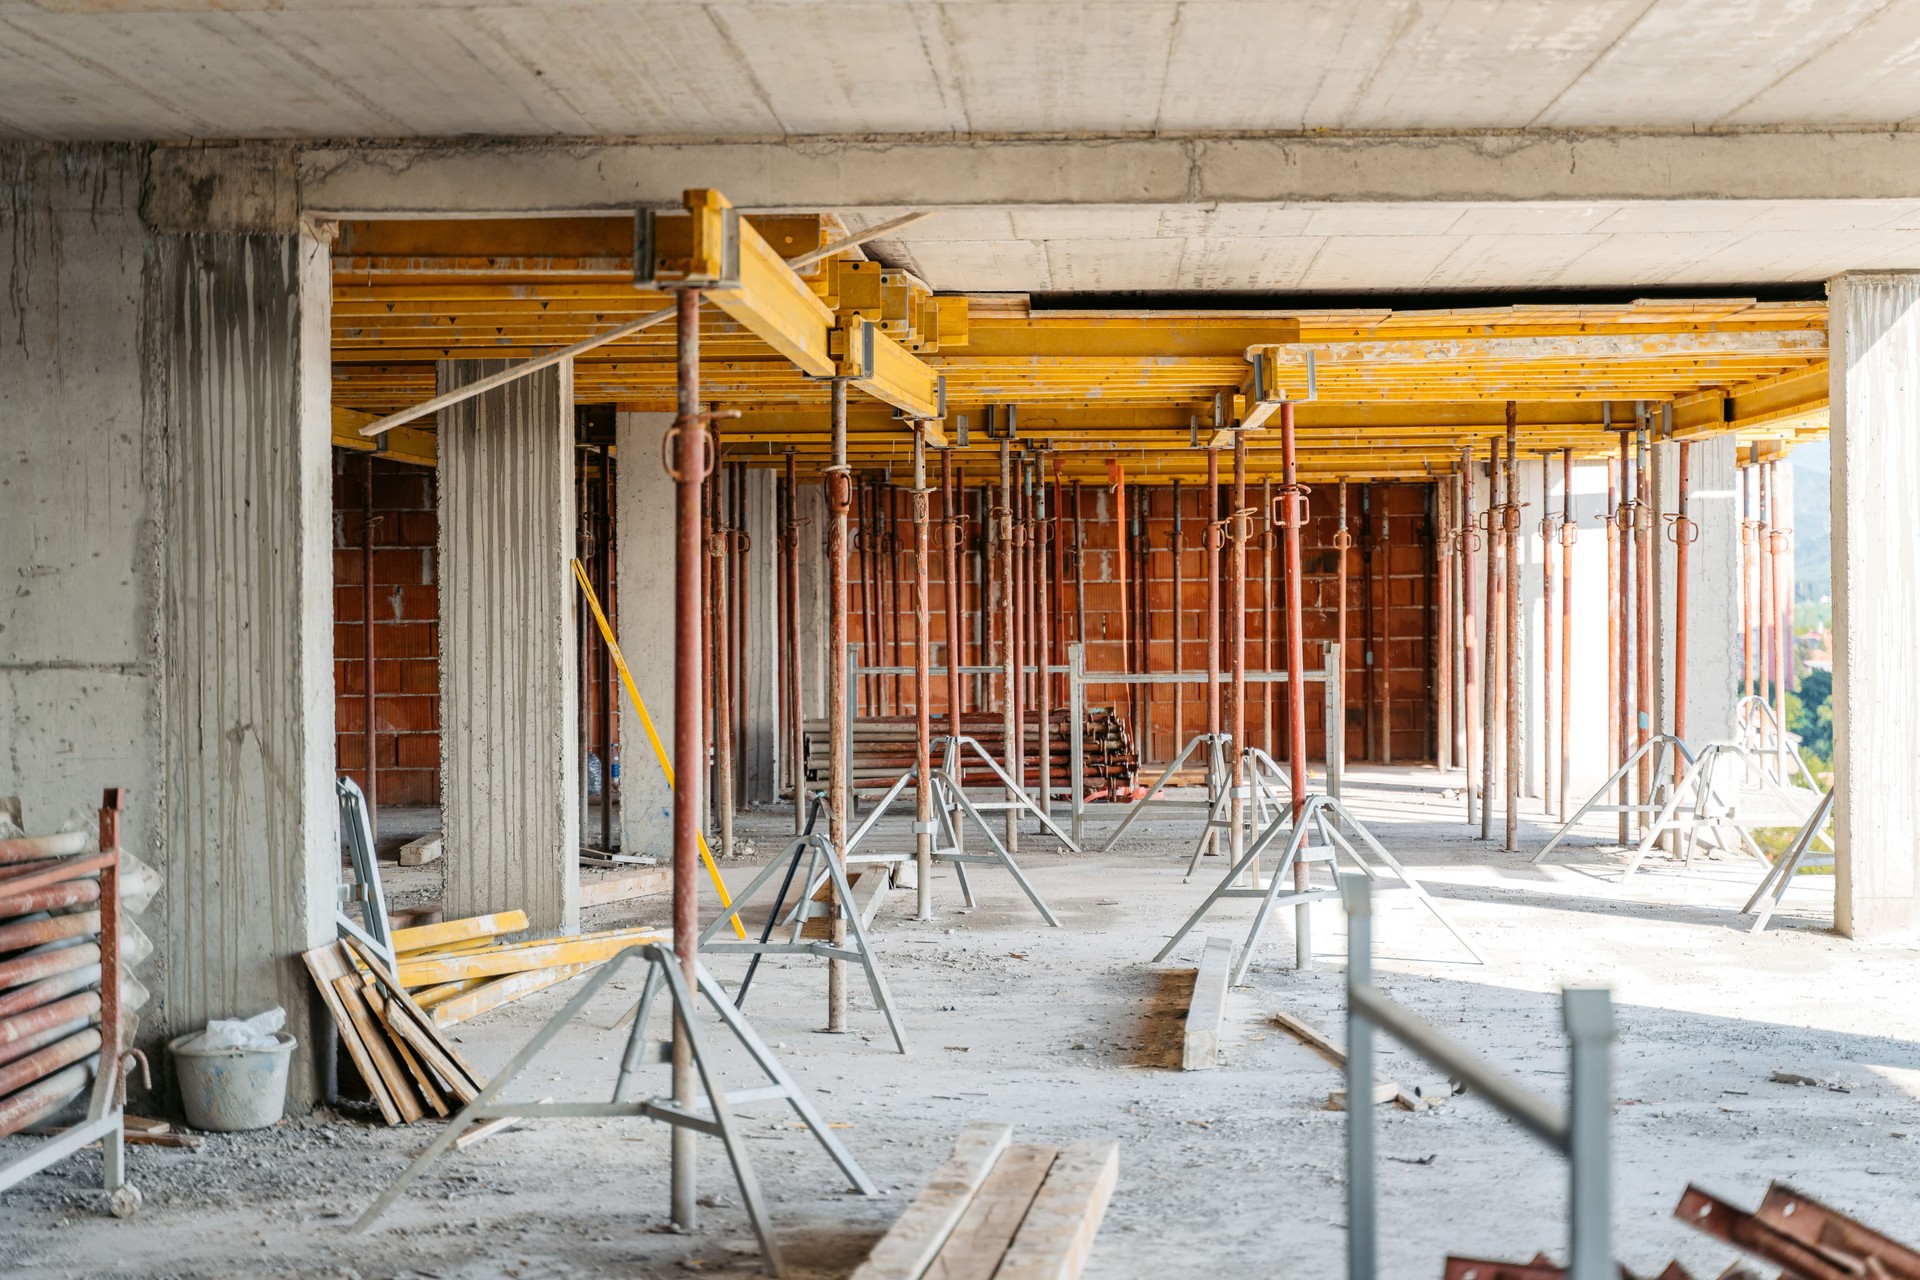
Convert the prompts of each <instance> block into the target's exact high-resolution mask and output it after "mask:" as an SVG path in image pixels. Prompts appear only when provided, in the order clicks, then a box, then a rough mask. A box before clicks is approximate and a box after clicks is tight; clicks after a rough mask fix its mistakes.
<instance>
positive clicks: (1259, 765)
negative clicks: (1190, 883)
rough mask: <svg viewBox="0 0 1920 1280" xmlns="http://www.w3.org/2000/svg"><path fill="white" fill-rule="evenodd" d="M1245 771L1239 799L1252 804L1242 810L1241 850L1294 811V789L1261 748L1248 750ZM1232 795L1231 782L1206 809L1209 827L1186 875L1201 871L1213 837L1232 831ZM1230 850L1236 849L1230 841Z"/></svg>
mask: <svg viewBox="0 0 1920 1280" xmlns="http://www.w3.org/2000/svg"><path fill="white" fill-rule="evenodd" d="M1242 769H1243V770H1244V776H1245V777H1246V780H1247V781H1246V784H1245V785H1244V786H1242V787H1241V788H1239V791H1240V798H1241V800H1242V801H1244V802H1250V803H1243V804H1242V805H1241V806H1240V815H1241V819H1242V821H1243V822H1244V823H1245V824H1246V831H1245V838H1244V840H1243V842H1242V844H1241V845H1240V847H1241V848H1245V847H1246V846H1247V845H1250V844H1252V843H1253V842H1254V839H1255V838H1256V837H1257V836H1258V834H1259V833H1260V832H1262V831H1264V830H1266V829H1267V827H1268V826H1269V825H1270V824H1272V823H1273V822H1275V821H1277V820H1278V819H1279V818H1280V817H1281V816H1282V815H1284V814H1285V813H1286V812H1287V811H1288V810H1289V809H1290V808H1291V804H1292V795H1293V787H1292V784H1291V783H1290V782H1289V781H1288V780H1287V775H1286V773H1285V772H1284V771H1282V769H1281V768H1280V765H1279V763H1278V762H1277V761H1275V760H1274V758H1273V757H1272V756H1270V755H1268V754H1267V753H1266V752H1264V751H1262V750H1261V749H1260V748H1258V747H1248V748H1247V750H1246V752H1245V753H1244V755H1243V758H1242ZM1233 792H1234V788H1233V787H1232V785H1231V779H1229V785H1227V786H1224V787H1222V788H1220V792H1219V794H1218V795H1216V796H1215V797H1214V799H1213V803H1212V805H1211V806H1210V807H1209V808H1208V809H1207V822H1206V826H1205V827H1203V828H1202V829H1201V831H1200V838H1199V840H1197V841H1195V842H1194V846H1193V856H1192V857H1191V858H1189V859H1187V875H1189V876H1191V875H1193V873H1194V872H1196V871H1198V870H1199V869H1200V859H1201V858H1203V857H1205V856H1206V853H1207V849H1208V845H1209V844H1210V843H1213V842H1214V840H1215V835H1214V833H1215V832H1218V831H1228V830H1230V828H1231V827H1232V825H1233V817H1232V814H1233V805H1232V803H1231V801H1232V799H1233ZM1228 847H1229V848H1232V847H1233V845H1232V841H1231V838H1229V841H1228Z"/></svg>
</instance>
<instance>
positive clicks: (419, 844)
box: [400, 836, 445, 867]
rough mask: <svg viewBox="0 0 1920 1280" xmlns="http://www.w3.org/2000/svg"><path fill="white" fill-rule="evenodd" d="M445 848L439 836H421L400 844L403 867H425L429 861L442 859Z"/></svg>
mask: <svg viewBox="0 0 1920 1280" xmlns="http://www.w3.org/2000/svg"><path fill="white" fill-rule="evenodd" d="M444 848H445V844H444V842H443V841H442V840H441V839H440V837H439V836H421V837H419V838H418V839H416V840H409V841H407V842H406V843H405V844H403V845H401V846H400V865H401V866H403V867H424V866H426V865H427V864H428V863H429V862H438V861H440V854H441V852H442V850H443V849H444Z"/></svg>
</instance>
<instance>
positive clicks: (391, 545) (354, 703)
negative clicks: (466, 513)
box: [333, 449, 440, 804]
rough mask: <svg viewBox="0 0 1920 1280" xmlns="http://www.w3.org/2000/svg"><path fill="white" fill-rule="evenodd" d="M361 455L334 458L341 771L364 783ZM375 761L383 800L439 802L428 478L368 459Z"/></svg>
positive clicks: (427, 473)
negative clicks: (371, 519) (370, 475)
mask: <svg viewBox="0 0 1920 1280" xmlns="http://www.w3.org/2000/svg"><path fill="white" fill-rule="evenodd" d="M367 462H368V459H367V456H366V455H364V454H356V453H351V452H349V451H347V450H343V449H336V450H334V455H333V583H334V586H333V674H334V725H335V731H336V738H335V756H336V760H337V767H338V768H339V770H340V771H341V772H343V773H347V774H351V775H352V777H353V779H354V781H356V782H358V783H359V784H360V785H361V786H362V787H365V786H366V783H367V778H366V763H367V762H366V737H365V733H366V716H365V710H366V704H365V702H364V701H363V699H364V697H365V693H366V687H367V686H366V662H365V660H364V656H363V655H364V652H365V651H364V648H363V645H364V643H365V641H364V638H363V635H364V633H363V630H362V627H363V623H364V619H363V616H362V605H363V596H362V589H363V588H362V583H363V582H364V578H363V577H362V572H361V571H362V567H363V563H364V562H363V556H362V551H361V547H362V542H361V538H362V535H363V531H364V530H365V528H366V516H365V502H366V483H367ZM372 462H373V515H374V524H373V546H374V550H373V587H374V591H373V646H374V663H373V666H374V735H375V751H376V755H375V757H374V763H375V765H376V773H377V778H378V781H377V784H376V785H377V787H378V790H379V795H378V797H377V799H378V801H379V803H381V804H438V803H439V802H440V593H439V587H438V585H437V581H436V579H437V575H436V573H435V566H434V554H435V553H434V546H435V542H436V541H437V539H438V537H439V527H440V521H439V515H438V512H437V510H436V503H435V489H434V479H435V476H434V472H433V471H432V469H430V468H427V467H418V466H413V465H411V464H408V463H404V462H393V461H390V460H388V459H385V458H374V459H373V460H372Z"/></svg>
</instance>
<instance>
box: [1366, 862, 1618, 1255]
mask: <svg viewBox="0 0 1920 1280" xmlns="http://www.w3.org/2000/svg"><path fill="white" fill-rule="evenodd" d="M1340 898H1341V901H1342V903H1343V905H1344V906H1345V907H1346V912H1347V1101H1346V1109H1347V1276H1348V1280H1374V1277H1375V1276H1377V1275H1378V1274H1379V1261H1380V1255H1379V1223H1378V1208H1379V1206H1378V1201H1377V1197H1376V1194H1375V1185H1374V1175H1375V1163H1376V1161H1375V1150H1374V1117H1373V1105H1374V1104H1373V1101H1372V1099H1373V1091H1374V1071H1373V1033H1374V1029H1375V1028H1376V1027H1377V1028H1379V1029H1380V1030H1382V1031H1385V1032H1386V1033H1387V1034H1388V1035H1391V1036H1392V1037H1393V1038H1394V1039H1396V1040H1398V1041H1399V1042H1400V1043H1401V1044H1403V1045H1405V1046H1406V1047H1407V1048H1409V1049H1411V1050H1413V1051H1414V1052H1415V1053H1417V1054H1419V1055H1420V1056H1421V1057H1422V1058H1424V1059H1426V1060H1427V1061H1428V1062H1430V1063H1432V1064H1433V1065H1434V1066H1436V1067H1438V1068H1439V1069H1440V1070H1442V1071H1445V1072H1446V1073H1447V1075H1448V1077H1449V1078H1451V1079H1453V1080H1457V1081H1459V1082H1460V1083H1461V1084H1464V1085H1465V1086H1466V1087H1467V1088H1468V1089H1469V1090H1471V1091H1472V1092H1474V1093H1477V1094H1479V1095H1480V1096H1481V1097H1482V1098H1485V1099H1486V1100H1487V1101H1488V1102H1490V1103H1492V1104H1493V1105H1494V1106H1495V1107H1496V1108H1498V1109H1499V1110H1500V1111H1502V1112H1504V1113H1505V1114H1506V1115H1507V1117H1508V1118H1509V1119H1511V1120H1513V1121H1514V1122H1515V1123H1517V1124H1519V1125H1520V1127H1521V1128H1523V1129H1525V1130H1527V1132H1529V1133H1531V1134H1533V1136H1534V1137H1536V1138H1538V1139H1540V1140H1541V1141H1542V1142H1544V1143H1546V1144H1547V1145H1548V1146H1549V1147H1552V1148H1553V1149H1554V1150H1555V1151H1557V1152H1559V1153H1560V1154H1561V1155H1563V1156H1565V1157H1566V1159H1567V1166H1568V1171H1569V1174H1570V1178H1569V1189H1568V1197H1567V1200H1568V1221H1569V1243H1568V1249H1567V1253H1568V1274H1569V1275H1570V1277H1571V1280H1609V1277H1610V1276H1611V1275H1612V1274H1613V1270H1612V1268H1613V1261H1612V1256H1613V1193H1612V1173H1613V1157H1612V1153H1611V1150H1610V1146H1609V1144H1610V1141H1611V1137H1610V1135H1609V1133H1608V1129H1607V1125H1608V1119H1609V1117H1608V1107H1609V1105H1610V1103H1611V1091H1612V1084H1611V1072H1612V1065H1611V1055H1612V1049H1611V1047H1612V1044H1613V996H1612V994H1611V993H1610V992H1609V991H1608V990H1607V989H1606V988H1605V987H1566V988H1563V989H1562V990H1561V993H1560V1006H1561V1012H1562V1016H1563V1018H1564V1020H1565V1023H1566V1028H1567V1038H1568V1039H1569V1040H1570V1041H1571V1042H1572V1043H1571V1046H1570V1049H1569V1053H1568V1064H1567V1066H1568V1069H1567V1076H1568V1090H1567V1104H1566V1106H1565V1108H1561V1107H1557V1106H1555V1105H1554V1104H1553V1103H1551V1102H1549V1101H1548V1100H1546V1099H1545V1098H1542V1097H1540V1096H1539V1095H1538V1094H1536V1093H1534V1092H1533V1091H1531V1090H1530V1089H1527V1088H1526V1087H1524V1086H1522V1085H1520V1084H1516V1083H1515V1082H1514V1081H1513V1080H1511V1079H1509V1078H1508V1077H1507V1076H1505V1075H1504V1074H1502V1073H1501V1072H1500V1071H1499V1069H1498V1068H1496V1067H1494V1066H1493V1065H1492V1064H1490V1063H1488V1062H1487V1061H1486V1060H1485V1059H1483V1058H1481V1057H1480V1056H1479V1055H1478V1054H1476V1053H1474V1052H1473V1051H1472V1050H1470V1049H1468V1048H1466V1047H1465V1046H1464V1045H1462V1044H1460V1043H1458V1042H1457V1041H1455V1040H1454V1039H1452V1038H1451V1037H1449V1036H1447V1035H1446V1034H1445V1033H1443V1032H1441V1031H1440V1030H1438V1029H1437V1028H1435V1027H1432V1026H1430V1025H1428V1024H1427V1023H1425V1022H1423V1021H1421V1020H1420V1019H1419V1018H1417V1017H1415V1016H1414V1015H1413V1014H1411V1013H1409V1012H1407V1011H1406V1010H1405V1009H1403V1008H1402V1007H1401V1006H1399V1005H1397V1004H1395V1003H1394V1002H1393V1001H1392V1000H1389V999H1388V998H1387V997H1386V995H1385V994H1384V993H1383V992H1381V990H1380V989H1379V988H1378V987H1376V986H1374V985H1373V888H1372V885H1371V884H1370V883H1369V882H1368V880H1367V877H1365V876H1357V875H1343V876H1341V877H1340Z"/></svg>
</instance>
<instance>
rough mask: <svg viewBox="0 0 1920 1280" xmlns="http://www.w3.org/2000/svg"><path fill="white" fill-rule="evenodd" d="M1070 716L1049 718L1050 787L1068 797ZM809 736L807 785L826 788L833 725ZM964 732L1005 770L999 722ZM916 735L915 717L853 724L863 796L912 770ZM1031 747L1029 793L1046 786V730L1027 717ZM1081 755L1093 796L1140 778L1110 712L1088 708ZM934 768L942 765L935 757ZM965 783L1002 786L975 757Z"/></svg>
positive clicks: (820, 725) (813, 724) (966, 723)
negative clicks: (1042, 775) (1043, 754)
mask: <svg viewBox="0 0 1920 1280" xmlns="http://www.w3.org/2000/svg"><path fill="white" fill-rule="evenodd" d="M1068 719H1069V716H1068V713H1067V712H1066V711H1064V710H1056V711H1053V712H1052V713H1050V714H1049V715H1048V717H1047V728H1048V742H1049V746H1048V751H1049V752H1050V758H1049V760H1048V764H1049V766H1050V770H1049V772H1050V774H1051V777H1050V779H1049V782H1050V785H1051V786H1052V788H1053V789H1054V790H1055V791H1056V792H1059V791H1065V790H1066V789H1067V788H1068V786H1069V785H1070V784H1071V779H1072V770H1071V765H1070V761H1069V755H1068V753H1069V751H1070V749H1071V747H1070V742H1069V738H1068V734H1069V726H1068V723H1067V722H1068ZM803 728H804V731H805V736H806V750H807V754H806V760H807V778H808V780H809V781H813V782H825V780H826V776H827V722H826V721H825V720H809V721H807V722H806V723H805V725H804V726H803ZM946 732H947V719H946V717H945V716H935V717H934V718H933V736H934V737H936V738H938V737H940V736H942V735H944V734H945V733H946ZM960 732H961V733H962V734H964V735H965V736H967V737H969V738H972V739H974V740H975V741H977V742H978V743H979V744H980V745H981V747H982V748H984V749H985V750H986V752H987V754H989V755H991V756H992V757H993V758H994V759H995V760H998V761H1000V762H1001V763H1002V764H1003V765H1004V764H1005V762H1006V758H1007V757H1006V749H1005V748H1006V740H1007V737H1006V726H1005V724H1003V723H1002V721H1001V719H1000V717H999V716H997V715H994V716H982V715H977V714H968V715H964V716H962V717H961V718H960ZM915 734H916V728H915V724H914V720H913V717H912V716H860V717H857V718H856V719H855V720H854V722H853V770H852V775H851V776H852V784H853V787H854V789H855V790H857V791H862V792H880V791H884V790H886V789H887V787H888V786H890V785H891V784H892V783H893V780H894V779H895V778H898V777H899V776H900V775H901V774H903V773H905V772H906V771H907V770H909V769H911V768H913V749H914V737H915ZM1021 736H1022V739H1023V740H1024V742H1025V744H1026V747H1025V751H1026V756H1025V761H1024V764H1025V768H1024V770H1023V772H1024V773H1025V774H1026V777H1025V779H1024V785H1025V786H1027V787H1028V788H1038V787H1039V785H1040V726H1039V724H1038V722H1037V720H1036V719H1035V717H1034V713H1033V712H1031V711H1029V712H1028V713H1027V719H1026V721H1025V722H1024V724H1023V726H1022V735H1021ZM1081 749H1082V753H1083V760H1084V769H1085V773H1086V780H1087V790H1088V793H1089V794H1090V795H1093V794H1105V793H1108V792H1110V791H1112V790H1113V789H1115V788H1116V787H1117V788H1121V789H1125V788H1127V787H1130V786H1131V785H1132V784H1133V780H1134V777H1135V775H1137V774H1138V773H1139V770H1140V758H1139V753H1138V752H1137V751H1136V750H1135V749H1134V745H1133V741H1132V738H1131V737H1130V736H1129V735H1128V733H1127V727H1126V722H1125V721H1124V720H1122V719H1121V718H1120V717H1119V716H1117V715H1115V714H1114V713H1113V712H1111V711H1105V710H1100V709H1097V708H1089V710H1088V711H1087V716H1086V723H1085V725H1083V726H1082V738H1081ZM935 763H938V758H937V755H936V760H935ZM961 764H962V768H961V778H962V782H963V783H964V784H965V785H966V786H969V787H992V786H997V785H999V780H998V779H997V778H995V777H994V776H993V773H992V771H991V770H989V769H988V768H987V766H986V765H985V764H983V763H981V761H980V759H979V757H977V756H974V755H972V754H971V753H969V754H967V755H966V756H964V757H962V761H961Z"/></svg>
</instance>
